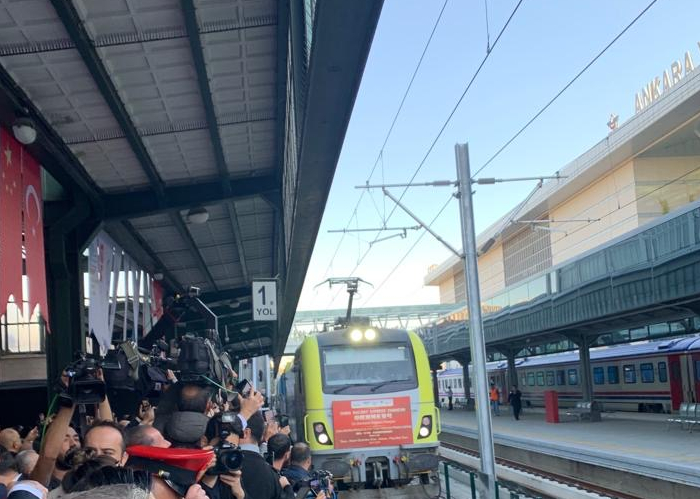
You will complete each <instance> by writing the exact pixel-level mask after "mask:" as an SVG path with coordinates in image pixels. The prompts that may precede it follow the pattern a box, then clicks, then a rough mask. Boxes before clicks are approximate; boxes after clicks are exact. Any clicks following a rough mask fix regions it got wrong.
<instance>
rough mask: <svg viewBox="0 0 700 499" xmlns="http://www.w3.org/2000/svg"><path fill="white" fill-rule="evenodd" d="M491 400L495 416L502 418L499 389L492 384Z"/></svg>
mask: <svg viewBox="0 0 700 499" xmlns="http://www.w3.org/2000/svg"><path fill="white" fill-rule="evenodd" d="M489 400H490V401H491V409H493V414H494V416H500V415H501V412H500V410H499V408H498V388H496V385H495V384H493V383H491V390H490V391H489Z"/></svg>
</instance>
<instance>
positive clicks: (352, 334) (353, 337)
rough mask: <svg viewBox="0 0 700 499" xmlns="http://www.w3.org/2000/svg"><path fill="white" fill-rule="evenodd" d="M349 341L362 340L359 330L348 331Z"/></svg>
mask: <svg viewBox="0 0 700 499" xmlns="http://www.w3.org/2000/svg"><path fill="white" fill-rule="evenodd" d="M350 339H351V340H352V341H361V340H362V331H360V330H359V329H353V330H352V331H350Z"/></svg>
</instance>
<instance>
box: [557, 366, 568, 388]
mask: <svg viewBox="0 0 700 499" xmlns="http://www.w3.org/2000/svg"><path fill="white" fill-rule="evenodd" d="M565 384H566V376H565V374H564V370H563V369H560V370H558V371H557V385H559V386H562V385H565Z"/></svg>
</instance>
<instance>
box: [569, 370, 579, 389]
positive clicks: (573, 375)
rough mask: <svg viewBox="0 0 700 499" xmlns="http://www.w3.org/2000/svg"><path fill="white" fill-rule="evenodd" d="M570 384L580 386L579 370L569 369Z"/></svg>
mask: <svg viewBox="0 0 700 499" xmlns="http://www.w3.org/2000/svg"><path fill="white" fill-rule="evenodd" d="M568 374H569V384H570V385H578V369H569V372H568Z"/></svg>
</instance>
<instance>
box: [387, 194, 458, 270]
mask: <svg viewBox="0 0 700 499" xmlns="http://www.w3.org/2000/svg"><path fill="white" fill-rule="evenodd" d="M382 191H383V192H384V195H385V196H386V197H388V198H389V199H391V200H392V201H393V202H394V203H396V205H397V206H398V207H399V208H401V209H402V210H403V211H405V212H406V213H407V214H408V216H409V217H411V218H412V219H413V220H415V221H416V222H418V223H419V224H420V226H421V227H423V228H424V229H425V230H426V231H428V232H429V233H430V235H432V236H433V237H434V238H435V239H437V240H438V241H440V242H441V243H442V244H443V246H445V247H446V248H447V249H448V250H450V251H451V252H452V253H454V255H455V256H456V257H457V258H462V254H461V253H460V252H459V251H457V250H456V249H455V247H454V246H452V245H451V244H450V243H448V242H447V241H445V240H444V239H443V238H441V237H440V235H439V234H438V233H437V232H435V231H434V230H433V229H431V228H430V226H429V225H428V224H426V223H424V222H423V220H421V219H420V218H418V217H417V216H416V215H415V213H413V212H412V211H411V210H409V209H408V208H406V206H404V205H403V204H401V201H399V200H398V199H397V198H396V196H394V195H393V194H392V193H391V192H389V191H387V190H386V189H382Z"/></svg>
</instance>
